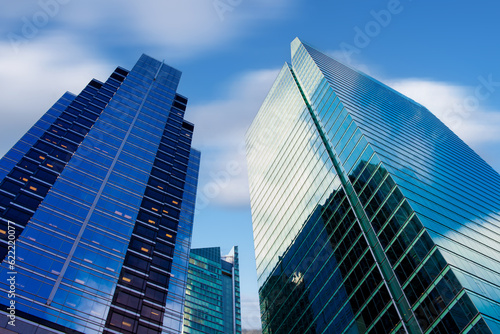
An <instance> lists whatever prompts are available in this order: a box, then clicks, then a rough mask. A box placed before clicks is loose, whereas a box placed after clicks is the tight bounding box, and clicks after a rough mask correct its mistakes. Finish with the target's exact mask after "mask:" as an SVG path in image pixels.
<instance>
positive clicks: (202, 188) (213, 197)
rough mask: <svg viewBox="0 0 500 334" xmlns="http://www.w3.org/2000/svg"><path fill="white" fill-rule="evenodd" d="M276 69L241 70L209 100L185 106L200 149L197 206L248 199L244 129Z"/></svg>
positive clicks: (232, 203) (242, 202) (237, 203)
mask: <svg viewBox="0 0 500 334" xmlns="http://www.w3.org/2000/svg"><path fill="white" fill-rule="evenodd" d="M277 74H278V70H274V69H266V70H259V71H254V72H249V73H245V74H242V75H241V76H240V77H238V78H237V79H236V80H234V82H232V83H231V84H230V85H229V87H228V89H226V90H225V91H226V92H227V94H225V95H224V96H221V97H220V98H218V99H217V98H216V99H215V100H213V101H209V102H206V103H201V104H198V105H190V106H189V119H190V120H191V121H192V122H193V123H194V124H196V129H195V135H194V146H195V147H197V148H199V149H200V150H201V151H202V152H204V153H203V154H202V162H201V163H202V168H201V175H200V184H199V187H198V196H199V199H198V205H197V210H202V209H203V208H204V207H206V205H210V204H216V205H223V206H233V207H234V206H246V205H248V203H249V193H248V179H247V171H246V158H245V149H244V143H245V132H246V130H247V128H248V127H249V126H250V123H251V122H252V120H253V118H254V117H255V114H256V113H257V111H258V110H259V108H260V105H261V104H262V102H263V101H264V98H265V97H266V95H267V93H268V91H269V89H270V88H271V86H272V83H273V82H274V80H275V79H276V76H277Z"/></svg>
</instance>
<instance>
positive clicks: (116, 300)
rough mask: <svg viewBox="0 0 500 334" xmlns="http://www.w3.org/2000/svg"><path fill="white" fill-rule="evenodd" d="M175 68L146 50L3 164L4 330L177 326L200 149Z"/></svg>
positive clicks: (74, 101)
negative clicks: (8, 316) (12, 321)
mask: <svg viewBox="0 0 500 334" xmlns="http://www.w3.org/2000/svg"><path fill="white" fill-rule="evenodd" d="M180 76H181V72H180V71H178V70H176V69H174V68H172V67H170V66H168V65H166V64H164V63H162V62H160V61H157V60H155V59H153V58H151V57H149V56H146V55H143V56H141V57H140V59H139V61H138V62H137V63H136V65H135V66H134V68H133V69H132V70H131V71H128V70H125V69H123V68H121V67H118V68H117V69H116V70H115V71H114V72H113V74H112V75H111V76H110V77H109V78H108V80H107V81H106V82H104V83H102V82H99V81H97V80H92V81H91V82H90V83H89V84H88V85H87V87H86V88H85V89H84V90H83V91H82V92H81V93H80V94H79V95H78V96H74V95H73V94H70V93H66V94H65V95H64V96H63V97H62V98H61V99H60V100H59V101H58V102H57V103H56V104H55V105H54V106H53V107H52V108H51V109H50V110H49V111H48V112H47V113H46V114H45V115H44V116H43V117H42V118H41V119H40V120H39V121H38V122H37V123H36V124H35V125H34V126H33V127H32V128H31V129H30V130H29V131H28V133H27V134H26V135H25V136H23V138H21V140H20V141H19V142H18V143H17V144H16V145H15V146H14V147H13V148H12V149H11V150H10V151H9V152H8V153H7V154H6V155H5V157H4V158H3V159H2V160H0V225H1V226H0V235H3V237H2V238H1V242H0V251H1V252H2V260H3V262H2V264H1V265H0V303H1V304H3V305H5V306H8V305H11V303H12V299H11V298H9V297H8V292H9V291H10V290H12V289H13V287H14V288H15V295H16V297H15V313H16V317H17V320H16V327H13V326H11V327H9V325H8V324H5V325H4V324H2V326H3V327H6V328H8V329H9V330H20V333H35V332H36V331H37V330H40V329H39V328H44V330H47V332H58V331H60V332H69V331H73V332H75V333H146V334H148V333H151V334H152V333H178V332H180V331H181V329H182V319H183V313H184V312H183V311H184V310H183V305H184V299H185V294H184V292H185V286H186V282H187V266H188V259H189V248H190V242H191V233H192V223H193V213H194V202H195V195H196V187H197V179H198V169H199V159H200V153H199V152H198V151H196V150H194V149H192V148H191V138H192V134H193V130H194V126H193V124H191V123H189V122H187V121H185V120H184V112H185V110H186V104H187V99H186V98H185V97H183V96H182V95H180V94H177V93H176V90H177V86H178V84H179V80H180ZM8 241H12V242H15V248H14V250H15V254H14V253H11V252H12V250H13V248H12V247H10V245H9V242H8ZM11 245H12V244H11ZM12 255H15V256H12ZM12 260H15V264H14V265H13V263H12ZM13 269H14V270H13ZM12 272H15V273H14V274H12ZM12 275H13V276H14V281H15V283H14V284H13V285H11V284H9V282H8V281H7V279H8V278H9V277H12ZM2 311H5V308H2ZM7 312H9V311H7ZM37 333H38V332H37ZM44 333H45V332H44Z"/></svg>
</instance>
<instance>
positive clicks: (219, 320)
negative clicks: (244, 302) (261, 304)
mask: <svg viewBox="0 0 500 334" xmlns="http://www.w3.org/2000/svg"><path fill="white" fill-rule="evenodd" d="M184 333H186V334H187V333H197V334H198V333H221V334H230V333H234V334H240V333H241V308H240V274H239V264H238V247H237V246H236V247H233V249H231V252H230V253H229V254H228V255H226V256H222V257H221V251H220V248H219V247H213V248H198V249H192V250H191V254H190V259H189V271H188V279H187V289H186V304H185V307H184Z"/></svg>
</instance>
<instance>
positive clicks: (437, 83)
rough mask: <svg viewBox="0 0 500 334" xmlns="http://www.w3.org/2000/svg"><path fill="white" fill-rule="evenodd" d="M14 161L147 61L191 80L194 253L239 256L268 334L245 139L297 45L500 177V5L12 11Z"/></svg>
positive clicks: (335, 0)
mask: <svg viewBox="0 0 500 334" xmlns="http://www.w3.org/2000/svg"><path fill="white" fill-rule="evenodd" d="M0 5H1V7H0V8H2V9H1V11H0V22H1V23H0V36H1V38H0V156H3V155H4V154H5V153H6V152H7V150H8V149H9V148H10V147H11V146H12V145H13V144H14V143H15V142H16V141H17V140H18V139H19V138H20V137H21V136H22V135H23V134H24V133H25V132H26V131H27V130H28V129H29V128H30V127H31V126H32V125H33V124H34V123H35V121H36V120H37V119H38V118H39V117H40V116H41V115H43V113H44V112H46V111H47V110H48V109H49V108H50V106H51V105H52V104H53V103H54V102H55V101H56V100H57V99H58V98H59V97H60V96H61V95H62V94H63V93H64V92H65V91H71V92H73V93H79V92H80V91H81V90H82V89H83V88H84V87H85V85H86V84H87V83H88V82H89V81H90V80H91V79H92V78H96V79H99V80H105V79H106V78H107V77H108V76H109V75H110V74H111V73H112V71H113V70H114V68H115V67H116V66H118V65H120V66H123V67H125V68H128V69H131V68H132V66H133V65H134V63H135V62H136V61H137V59H138V58H139V56H140V55H141V54H142V53H146V54H148V55H150V56H152V57H154V58H157V59H160V60H164V61H165V62H166V63H167V64H168V65H171V66H173V67H175V68H177V69H179V70H181V71H182V72H183V75H182V78H181V83H180V86H179V90H178V91H179V93H181V94H183V95H185V96H187V97H188V98H189V103H188V109H187V112H186V119H187V120H189V121H192V122H193V123H195V135H194V139H193V140H194V143H193V144H194V147H196V148H198V149H199V150H201V152H202V160H201V171H200V179H199V187H198V201H197V210H196V215H195V227H194V233H193V243H192V246H193V247H195V248H196V247H215V246H220V247H221V249H222V251H223V252H224V253H227V252H229V250H230V249H231V247H232V246H233V245H238V246H239V251H240V275H241V302H242V325H243V328H247V329H252V328H257V329H258V328H260V319H259V309H258V294H257V289H258V288H257V282H256V280H257V277H256V273H255V258H254V250H253V235H252V222H251V211H250V200H249V193H248V182H247V171H246V160H245V151H244V136H245V131H246V130H247V128H248V127H249V125H250V123H251V121H252V119H253V118H254V117H255V115H256V113H257V111H258V110H259V107H260V105H261V103H262V102H263V100H264V98H265V96H266V94H267V92H268V91H269V89H270V87H271V85H272V83H273V81H274V80H275V78H276V76H277V74H278V70H279V69H280V68H281V67H282V66H283V64H284V62H285V61H290V42H291V41H292V40H293V39H294V38H295V37H299V38H300V39H301V40H302V41H304V42H306V43H307V44H309V45H311V46H313V47H315V48H317V49H318V50H320V51H323V52H325V53H327V54H329V55H331V56H333V57H335V58H337V59H339V60H341V61H343V62H346V63H348V64H350V65H351V66H354V67H355V68H358V69H360V70H362V71H364V72H366V73H368V74H370V75H372V76H374V77H375V78H377V79H378V80H380V81H382V82H384V83H386V84H387V85H389V86H391V87H393V88H395V89H396V90H398V91H400V92H401V93H403V94H405V95H407V96H409V97H411V98H412V99H414V100H415V101H417V102H419V103H421V104H422V105H424V106H426V107H427V108H428V109H429V110H430V111H431V112H433V113H434V114H435V115H436V116H438V117H439V118H440V119H441V120H442V121H443V122H444V123H445V124H447V125H448V126H449V127H450V128H451V129H452V130H453V131H455V133H457V134H458V135H459V137H460V138H462V139H463V140H464V141H465V142H466V143H467V144H468V145H469V146H471V147H472V148H473V149H474V150H475V151H476V152H477V153H478V154H479V155H480V156H481V157H483V159H485V160H486V161H487V162H488V163H489V164H490V165H492V167H493V168H494V169H496V170H497V171H499V170H500V154H499V147H500V66H499V62H498V59H500V57H499V55H500V43H498V37H497V35H498V32H499V31H500V20H498V13H499V12H500V3H498V2H496V1H478V2H474V3H472V2H470V1H463V0H459V1H450V0H444V1H439V2H438V1H423V0H413V1H412V0H400V1H398V0H372V1H366V0H363V1H361V0H350V1H348V0H331V1H325V0H317V1H305V0H287V1H285V0H252V1H250V0H182V1H173V0H163V1H160V0H157V1H153V0H143V1H140V2H139V1H128V2H124V1H118V0H108V1H97V0H86V1H75V0H39V1H7V0H0Z"/></svg>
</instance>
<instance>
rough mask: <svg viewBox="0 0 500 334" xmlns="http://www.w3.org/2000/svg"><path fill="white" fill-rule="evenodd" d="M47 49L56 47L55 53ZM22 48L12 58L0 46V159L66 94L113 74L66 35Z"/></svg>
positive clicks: (7, 45) (8, 48)
mask: <svg viewBox="0 0 500 334" xmlns="http://www.w3.org/2000/svg"><path fill="white" fill-rule="evenodd" d="M47 45H50V46H55V45H57V46H60V48H59V51H58V52H53V50H52V49H51V47H47ZM26 47H27V49H26V52H20V53H19V54H18V55H17V56H16V57H12V56H10V54H11V53H12V49H11V45H10V43H5V42H4V43H0V77H1V78H2V89H1V90H0V101H1V111H0V115H1V117H2V122H0V156H3V154H4V153H6V151H7V150H8V149H10V147H12V145H13V144H14V143H15V142H16V141H17V140H18V139H19V138H20V137H21V136H22V135H23V134H24V133H25V132H26V131H27V130H28V129H29V128H30V127H31V126H32V125H33V124H34V123H35V122H36V121H37V120H38V119H39V118H40V117H41V116H42V115H43V114H44V113H45V112H46V111H47V110H48V109H49V108H50V107H51V106H52V104H54V103H55V102H56V101H57V99H59V98H60V97H61V96H62V95H63V94H64V93H65V92H66V91H71V92H73V93H79V92H80V91H81V90H82V89H83V88H84V87H85V85H86V84H87V83H88V82H89V81H90V80H91V79H92V78H93V77H96V78H101V79H105V78H107V77H108V76H109V74H110V73H111V72H112V70H113V67H112V66H109V67H108V66H106V65H105V64H104V63H103V62H101V61H98V60H96V59H94V58H93V57H92V55H91V54H89V53H87V52H86V50H85V49H84V48H83V47H79V46H78V45H75V44H72V43H71V42H69V41H68V36H66V35H58V36H53V37H51V38H49V39H45V38H40V39H38V40H36V41H34V42H33V43H31V44H30V45H29V46H26ZM77 59H78V61H77Z"/></svg>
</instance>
